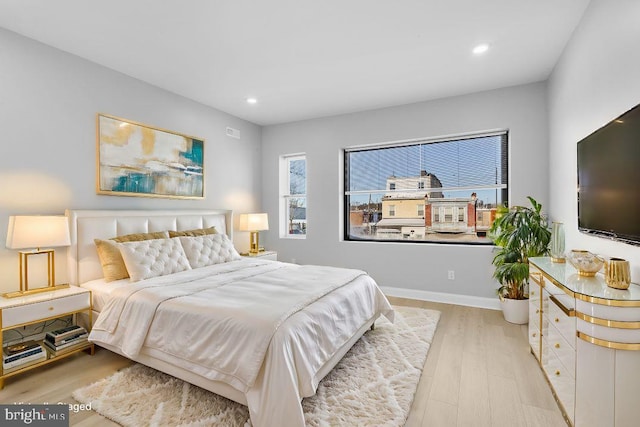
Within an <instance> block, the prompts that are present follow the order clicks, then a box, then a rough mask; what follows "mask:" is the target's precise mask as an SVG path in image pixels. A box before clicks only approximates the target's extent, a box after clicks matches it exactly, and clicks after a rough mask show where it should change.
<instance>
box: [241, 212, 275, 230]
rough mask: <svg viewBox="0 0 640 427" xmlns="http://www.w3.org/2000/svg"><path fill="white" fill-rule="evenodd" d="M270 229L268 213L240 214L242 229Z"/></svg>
mask: <svg viewBox="0 0 640 427" xmlns="http://www.w3.org/2000/svg"><path fill="white" fill-rule="evenodd" d="M268 229H269V217H268V215H267V214H266V213H252V214H240V226H239V230H240V231H262V230H268Z"/></svg>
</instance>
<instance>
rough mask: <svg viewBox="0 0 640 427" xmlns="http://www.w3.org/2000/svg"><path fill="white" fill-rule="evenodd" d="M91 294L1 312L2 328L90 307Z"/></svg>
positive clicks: (71, 296) (85, 293) (26, 305)
mask: <svg viewBox="0 0 640 427" xmlns="http://www.w3.org/2000/svg"><path fill="white" fill-rule="evenodd" d="M90 298H91V293H90V292H83V293H80V294H75V295H69V296H65V297H62V298H55V299H50V300H45V301H40V302H36V303H33V304H24V305H20V306H16V307H9V308H5V309H4V310H2V327H3V328H5V329H6V328H9V327H12V326H16V325H22V324H25V323H31V322H35V321H39V320H40V319H46V318H50V317H55V316H60V315H62V314H65V313H71V312H74V311H79V310H87V309H89V308H90V307H91V301H90Z"/></svg>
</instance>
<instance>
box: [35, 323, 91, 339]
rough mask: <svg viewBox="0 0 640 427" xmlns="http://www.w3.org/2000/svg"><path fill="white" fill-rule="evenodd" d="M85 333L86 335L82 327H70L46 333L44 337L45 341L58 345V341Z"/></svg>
mask: <svg viewBox="0 0 640 427" xmlns="http://www.w3.org/2000/svg"><path fill="white" fill-rule="evenodd" d="M86 333H87V330H86V329H85V328H83V327H82V326H78V325H71V326H67V327H65V328H60V329H56V330H54V331H49V332H47V334H46V335H45V340H46V341H50V342H52V343H58V342H60V341H64V340H66V339H69V338H71V337H73V336H77V335H81V334H86Z"/></svg>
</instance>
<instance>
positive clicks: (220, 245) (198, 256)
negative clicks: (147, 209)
mask: <svg viewBox="0 0 640 427" xmlns="http://www.w3.org/2000/svg"><path fill="white" fill-rule="evenodd" d="M178 238H179V239H180V242H181V243H182V247H183V248H184V252H185V254H187V259H188V260H189V264H191V268H200V267H206V266H207V265H213V264H220V263H223V262H229V261H235V260H238V259H241V258H242V257H241V256H240V254H239V253H238V251H236V248H234V247H233V243H232V242H231V240H229V238H228V237H227V235H226V234H209V235H206V236H184V237H178Z"/></svg>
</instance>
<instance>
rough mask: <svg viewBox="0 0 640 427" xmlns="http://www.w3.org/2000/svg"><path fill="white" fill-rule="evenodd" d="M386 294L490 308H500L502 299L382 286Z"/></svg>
mask: <svg viewBox="0 0 640 427" xmlns="http://www.w3.org/2000/svg"><path fill="white" fill-rule="evenodd" d="M380 289H382V292H384V293H385V295H389V296H393V297H400V298H411V299H417V300H420V301H431V302H441V303H444V304H456V305H464V306H467V307H478V308H488V309H490V310H500V309H501V308H500V300H499V299H498V297H497V296H496V297H495V298H485V297H475V296H470V295H460V294H446V293H444V292H431V291H422V290H418V289H406V288H393V287H389V286H381V287H380Z"/></svg>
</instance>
